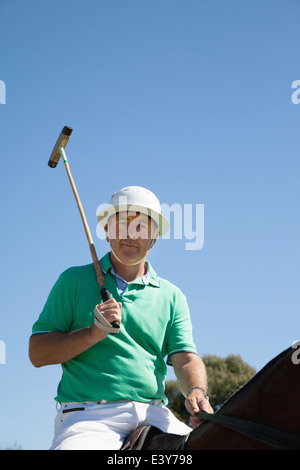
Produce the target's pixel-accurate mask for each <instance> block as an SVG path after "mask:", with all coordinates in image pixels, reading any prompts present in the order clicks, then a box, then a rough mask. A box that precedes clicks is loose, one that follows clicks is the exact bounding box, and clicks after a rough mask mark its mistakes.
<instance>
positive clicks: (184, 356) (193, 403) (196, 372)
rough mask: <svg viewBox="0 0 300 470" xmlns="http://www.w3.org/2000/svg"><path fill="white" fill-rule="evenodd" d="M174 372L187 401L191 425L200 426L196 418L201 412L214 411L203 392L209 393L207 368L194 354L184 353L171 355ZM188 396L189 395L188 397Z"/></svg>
mask: <svg viewBox="0 0 300 470" xmlns="http://www.w3.org/2000/svg"><path fill="white" fill-rule="evenodd" d="M171 361H172V365H173V367H174V372H175V374H176V377H177V379H178V382H179V385H180V390H181V392H182V394H183V395H184V397H185V398H186V400H185V406H186V409H187V410H188V411H189V412H190V413H191V415H192V416H191V424H192V426H193V427H195V426H197V424H199V422H200V419H199V418H196V417H194V416H193V415H195V414H197V413H198V412H199V411H206V412H207V413H213V409H212V407H211V406H210V404H209V401H208V399H207V398H206V397H205V394H204V392H203V391H202V390H200V389H198V388H194V389H193V390H191V389H192V388H193V387H200V388H202V389H203V390H204V391H205V393H206V391H207V375H206V368H205V365H204V362H203V361H202V359H201V358H200V357H199V356H197V354H194V353H188V352H182V353H176V354H173V355H171ZM187 395H189V396H188V397H187Z"/></svg>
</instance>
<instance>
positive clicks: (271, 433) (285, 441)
mask: <svg viewBox="0 0 300 470" xmlns="http://www.w3.org/2000/svg"><path fill="white" fill-rule="evenodd" d="M196 416H197V418H201V419H203V420H207V421H212V422H215V423H217V424H221V425H223V426H226V427H228V428H230V429H233V430H234V431H238V432H240V433H242V434H245V435H246V436H249V437H252V438H254V439H256V440H259V441H261V442H263V443H264V444H267V445H269V446H272V447H275V448H277V449H281V450H300V434H299V433H292V432H288V431H281V430H280V429H276V428H272V427H270V426H266V425H264V424H260V423H256V422H254V421H249V420H246V419H243V418H236V417H234V416H226V415H223V414H220V413H216V414H212V413H205V412H204V411H200V412H199V413H197V415H196ZM185 444H186V442H185Z"/></svg>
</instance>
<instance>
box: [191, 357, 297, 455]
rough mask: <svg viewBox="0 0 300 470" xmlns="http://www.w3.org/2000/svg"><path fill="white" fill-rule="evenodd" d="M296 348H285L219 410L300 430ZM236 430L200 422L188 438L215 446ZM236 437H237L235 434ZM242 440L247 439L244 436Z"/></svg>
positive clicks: (204, 445) (192, 442)
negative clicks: (293, 357) (294, 355)
mask: <svg viewBox="0 0 300 470" xmlns="http://www.w3.org/2000/svg"><path fill="white" fill-rule="evenodd" d="M292 353H293V351H292V350H291V349H290V350H286V351H284V352H283V353H282V354H280V355H279V356H277V357H276V358H275V359H273V360H272V361H271V362H269V363H268V364H267V365H266V366H265V367H264V368H263V369H262V370H261V371H260V372H259V373H258V374H256V375H255V376H254V377H253V379H251V380H250V381H249V382H248V383H247V384H246V385H245V386H244V387H242V388H241V389H240V390H239V391H238V392H236V393H235V394H234V395H232V397H230V399H229V400H228V401H227V402H226V403H225V404H224V405H223V406H222V407H221V408H220V410H219V413H221V414H225V415H227V416H234V417H240V418H244V419H247V420H251V421H254V422H258V423H261V424H265V425H268V426H272V427H275V428H278V429H282V430H286V431H297V430H298V429H299V422H300V411H299V406H298V403H297V401H298V399H299V396H300V393H299V390H300V385H299V372H300V365H299V366H298V369H297V366H296V365H295V364H293V362H292V360H291V355H292ZM232 433H234V432H232V431H229V430H226V428H223V427H222V426H220V425H219V424H214V423H208V422H204V423H201V424H200V426H199V427H198V429H197V432H193V433H192V434H191V436H190V439H189V443H188V444H189V446H191V448H193V446H196V445H197V447H194V448H201V449H205V448H208V449H212V448H214V446H215V445H217V446H218V445H220V442H222V441H223V443H224V446H226V441H229V440H230V439H231V440H232V439H233V438H232V436H234V434H232ZM234 438H235V437H234ZM241 439H244V438H243V437H241Z"/></svg>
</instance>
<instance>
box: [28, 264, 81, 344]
mask: <svg viewBox="0 0 300 470" xmlns="http://www.w3.org/2000/svg"><path fill="white" fill-rule="evenodd" d="M68 278H69V276H68V272H67V271H65V272H64V273H62V274H61V275H60V277H59V278H58V280H57V281H56V283H55V284H54V286H53V287H52V289H51V292H50V294H49V297H48V299H47V301H46V303H45V306H44V308H43V310H42V312H41V314H40V316H39V318H38V320H37V321H36V322H35V323H34V325H33V327H32V334H33V335H34V334H39V333H49V332H53V331H61V332H62V333H68V332H69V331H70V330H71V327H72V323H73V300H72V298H73V299H74V296H72V285H71V286H70V282H68Z"/></svg>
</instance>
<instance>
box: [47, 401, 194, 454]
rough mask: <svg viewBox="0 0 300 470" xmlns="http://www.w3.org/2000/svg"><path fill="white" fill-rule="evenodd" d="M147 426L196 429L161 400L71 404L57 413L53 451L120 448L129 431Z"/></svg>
mask: <svg viewBox="0 0 300 470" xmlns="http://www.w3.org/2000/svg"><path fill="white" fill-rule="evenodd" d="M78 408H81V409H80V410H77V411H76V409H78ZM73 409H74V411H67V410H73ZM145 425H151V426H156V427H157V428H159V429H160V430H161V431H163V432H169V433H172V434H180V435H186V434H188V433H189V432H190V431H191V430H192V429H191V428H190V427H189V426H187V425H186V424H184V423H182V422H181V421H179V420H178V419H177V418H176V417H175V416H174V415H173V413H172V412H171V411H170V410H169V409H168V408H167V407H166V406H164V405H162V404H161V403H157V402H153V403H150V404H149V403H142V402H136V401H121V402H113V403H111V402H105V401H104V400H103V401H102V402H87V403H67V404H62V406H61V409H60V410H59V412H58V414H57V416H56V419H55V434H54V439H53V444H52V446H51V449H50V450H76V449H77V450H118V449H120V448H121V447H122V444H123V442H124V440H125V438H126V437H127V436H128V434H130V433H131V432H132V431H133V430H134V429H136V428H137V427H139V426H145Z"/></svg>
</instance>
